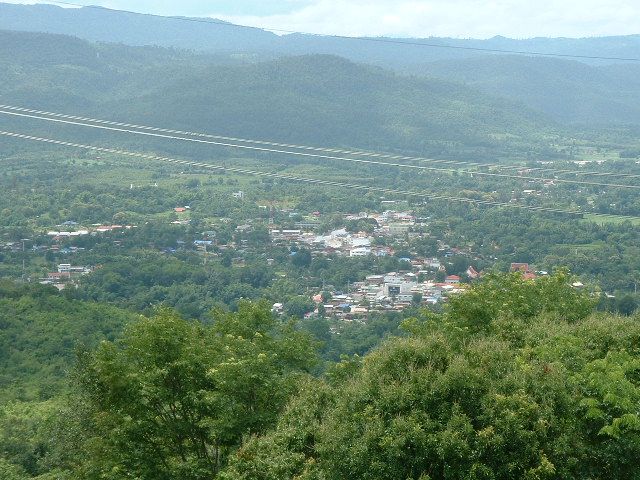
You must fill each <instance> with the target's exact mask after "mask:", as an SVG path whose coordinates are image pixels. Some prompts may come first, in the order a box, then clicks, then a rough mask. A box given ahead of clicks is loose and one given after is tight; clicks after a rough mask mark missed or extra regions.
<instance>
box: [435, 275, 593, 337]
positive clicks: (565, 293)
mask: <svg viewBox="0 0 640 480" xmlns="http://www.w3.org/2000/svg"><path fill="white" fill-rule="evenodd" d="M595 304H596V302H595V301H594V300H593V298H591V297H590V295H589V293H588V292H586V291H581V290H578V289H576V288H574V287H572V285H571V276H570V275H569V274H568V273H567V272H566V271H564V270H560V271H558V272H556V273H555V274H553V275H550V276H545V277H543V278H541V279H538V280H536V281H531V280H526V279H525V278H524V277H523V276H522V275H521V274H520V273H512V274H509V275H500V274H489V275H487V276H486V277H485V278H484V279H483V281H482V282H481V283H478V284H475V285H474V286H473V287H472V288H471V289H470V291H469V292H467V293H466V294H465V295H460V296H454V297H452V298H451V299H450V301H449V304H448V306H447V318H448V319H449V320H450V321H452V322H453V323H455V324H457V325H459V326H460V327H462V328H465V329H468V330H469V331H470V332H474V333H475V332H481V331H490V330H491V329H493V328H494V327H495V323H496V322H498V321H500V320H505V319H509V318H511V319H517V320H518V321H520V322H523V321H524V322H526V321H528V320H529V319H532V318H533V317H535V316H537V315H540V314H551V315H554V316H555V317H557V318H559V319H562V320H564V321H568V322H574V321H577V320H580V319H582V318H585V317H586V316H587V315H589V313H591V312H592V311H593V309H594V307H595ZM498 328H499V327H498Z"/></svg>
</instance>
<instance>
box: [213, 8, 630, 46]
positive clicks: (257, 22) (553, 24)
mask: <svg viewBox="0 0 640 480" xmlns="http://www.w3.org/2000/svg"><path fill="white" fill-rule="evenodd" d="M211 16H214V17H220V18H223V19H225V20H228V21H232V22H234V23H240V24H246V25H252V26H258V27H263V28H268V27H271V28H277V29H283V30H295V31H304V32H313V33H322V34H339V35H369V36H405V37H429V36H449V37H459V38H468V37H472V38H488V37H492V36H495V35H503V36H508V37H513V38H529V37H536V36H551V37H557V36H565V37H589V36H603V35H627V34H636V33H640V23H639V21H638V19H639V18H640V1H638V0H563V1H562V2H558V1H557V0H538V1H536V2H532V1H530V0H492V1H486V0H422V1H418V0H396V1H394V2H390V1H388V0H349V1H347V0H316V1H314V2H312V3H311V4H310V5H307V6H305V7H303V8H300V9H298V10H295V11H293V12H291V13H287V14H277V15H224V13H220V12H212V14H211Z"/></svg>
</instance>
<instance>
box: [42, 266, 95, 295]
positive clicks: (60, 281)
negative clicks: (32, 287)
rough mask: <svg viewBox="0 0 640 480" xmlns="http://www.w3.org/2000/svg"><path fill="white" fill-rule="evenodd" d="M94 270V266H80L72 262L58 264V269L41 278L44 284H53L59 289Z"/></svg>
mask: <svg viewBox="0 0 640 480" xmlns="http://www.w3.org/2000/svg"><path fill="white" fill-rule="evenodd" d="M92 271H93V268H92V267H78V266H74V265H72V264H70V263H60V264H58V270H57V271H55V272H49V273H47V276H46V277H44V278H41V279H40V283H41V284H42V285H53V286H54V287H56V288H57V289H58V290H63V289H65V288H66V287H67V286H68V285H69V284H72V283H74V282H75V280H76V279H77V278H78V277H81V276H83V275H88V274H90V273H91V272H92Z"/></svg>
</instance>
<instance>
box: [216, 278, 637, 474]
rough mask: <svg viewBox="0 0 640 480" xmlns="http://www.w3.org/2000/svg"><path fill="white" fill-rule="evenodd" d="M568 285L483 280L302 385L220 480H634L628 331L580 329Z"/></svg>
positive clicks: (582, 299) (587, 324) (633, 386)
mask: <svg viewBox="0 0 640 480" xmlns="http://www.w3.org/2000/svg"><path fill="white" fill-rule="evenodd" d="M570 283H571V279H570V278H569V277H568V276H567V274H566V273H565V272H560V273H558V274H557V275H555V276H553V277H550V278H547V279H543V280H541V281H537V282H532V281H527V280H524V279H523V278H522V277H520V276H518V275H512V276H504V277H491V278H489V279H488V280H487V281H486V282H485V283H481V284H479V285H477V286H475V287H473V288H472V290H471V292H470V293H469V294H468V295H463V296H460V297H458V298H457V299H456V300H455V301H453V302H452V303H451V305H450V307H449V309H448V310H447V311H446V312H445V314H444V315H442V316H428V317H427V318H426V319H423V320H422V321H421V320H415V321H413V322H408V323H407V324H406V327H407V328H408V329H409V330H410V331H411V332H412V335H411V336H410V337H408V338H400V339H393V340H390V341H387V342H386V343H385V344H383V345H382V346H381V347H380V348H378V349H377V350H376V351H374V352H372V353H370V354H369V355H367V356H366V357H365V358H364V360H363V362H362V366H361V367H359V368H358V367H357V366H356V367H355V368H354V364H353V362H351V363H344V364H342V365H341V366H339V367H337V368H336V369H335V370H334V372H332V373H334V374H333V375H330V376H329V377H328V378H327V380H325V381H323V380H318V381H316V382H315V383H311V384H305V385H304V386H303V387H301V393H300V395H299V397H298V398H297V399H295V400H293V401H292V402H291V403H290V404H289V405H288V407H287V409H286V410H285V412H284V414H283V415H282V416H281V417H280V420H279V423H278V426H277V427H276V428H275V429H274V430H273V431H271V432H270V433H269V434H267V435H265V436H255V437H254V438H252V439H250V440H248V441H247V442H246V443H245V444H244V445H243V446H242V447H241V448H240V450H239V451H238V452H237V453H236V454H235V455H234V456H233V457H232V459H231V462H230V465H229V466H228V467H227V468H226V470H225V472H224V473H223V474H222V476H223V478H225V480H240V479H243V480H249V479H251V480H271V479H294V478H295V479H299V480H303V479H304V480H329V479H330V480H342V479H344V480H347V479H349V480H357V479H363V480H365V479H366V480H385V479H388V480H396V479H402V480H409V479H412V480H419V479H420V480H426V479H432V480H436V479H456V480H484V479H495V480H502V479H504V480H507V479H530V480H534V479H536V480H541V479H593V480H595V479H602V480H604V479H620V480H622V479H637V478H640V473H639V470H638V458H640V419H639V417H638V412H639V408H640V376H639V373H640V362H639V360H638V359H639V353H640V352H639V346H638V345H640V343H639V341H640V324H639V323H638V322H637V320H635V319H628V318H616V317H610V316H609V317H590V316H589V312H590V309H591V308H592V305H593V301H592V299H591V298H590V296H589V295H588V294H585V293H583V292H582V291H579V290H576V289H573V288H572V287H571V286H570ZM335 373H340V374H339V375H335ZM345 373H346V374H345Z"/></svg>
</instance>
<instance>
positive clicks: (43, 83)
mask: <svg viewBox="0 0 640 480" xmlns="http://www.w3.org/2000/svg"><path fill="white" fill-rule="evenodd" d="M0 29H5V30H13V31H14V32H10V31H3V32H2V33H1V34H0V38H1V40H0V68H1V69H2V77H3V80H2V82H1V83H0V95H1V96H0V100H1V101H2V102H3V103H8V104H22V105H25V106H37V107H42V108H47V109H52V110H57V111H65V112H69V113H79V114H92V115H96V116H104V117H109V118H117V119H122V120H133V121H138V122H146V123H155V124H157V125H165V126H167V125H168V126H171V127H179V128H186V129H196V130H207V129H208V130H210V131H214V132H216V133H220V134H225V135H232V136H234V135H241V136H245V137H254V138H265V139H277V140H281V141H288V142H294V143H295V142H298V143H303V142H308V143H314V144H322V145H352V146H361V147H367V148H381V149H382V148H386V149H398V150H402V151H411V152H419V153H421V154H431V155H433V154H439V155H447V154H448V153H451V152H453V151H455V152H456V153H458V154H459V153H460V152H464V151H465V149H473V150H474V151H475V153H476V154H477V152H478V149H482V148H493V149H500V148H503V151H510V150H513V149H514V148H516V149H519V150H520V151H530V150H531V149H535V148H534V147H533V145H537V144H539V143H540V142H539V140H540V139H541V138H543V137H546V136H548V135H549V134H551V133H566V132H567V131H579V130H580V129H584V128H588V129H598V128H607V129H611V128H628V127H638V126H640V80H639V79H640V62H612V61H607V62H603V61H600V62H596V61H590V62H588V63H587V61H586V60H585V61H577V60H575V59H564V58H548V57H530V56H519V55H503V54H500V55H496V54H487V53H486V52H477V51H471V50H455V49H443V48H430V47H426V46H411V45H397V44H388V43H380V42H369V41H358V40H347V39H339V38H328V37H318V36H311V35H301V34H295V35H285V36H278V35H275V34H273V33H270V32H266V31H263V30H259V29H252V28H237V27H234V26H231V25H222V24H219V23H208V22H200V21H198V22H184V21H179V20H175V19H171V18H162V17H156V16H149V15H139V14H131V13H126V12H118V11H113V10H108V9H104V8H81V9H69V8H60V7H55V6H50V5H13V4H0ZM35 32H49V33H35ZM51 33H56V34H64V35H71V36H75V37H78V38H72V37H69V36H61V35H52V34H51ZM91 42H108V44H104V43H99V44H98V43H91ZM425 42H428V43H430V44H438V43H440V44H447V45H457V46H465V47H473V48H476V47H480V48H494V49H515V50H532V51H545V52H553V53H558V54H571V55H590V56H616V57H640V35H636V36H628V37H607V38H590V39H545V38H539V39H531V40H510V39H506V38H502V37H496V38H493V39H490V40H454V39H428V40H425ZM158 47H173V48H158ZM338 57H342V58H338ZM353 62H357V63H353ZM366 64H369V65H366ZM394 72H395V73H394ZM168 112H170V114H169V115H168ZM0 120H1V119H0ZM4 123H7V122H6V119H5V120H4ZM454 144H455V146H454V147H452V145H454ZM505 145H506V146H505Z"/></svg>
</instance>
